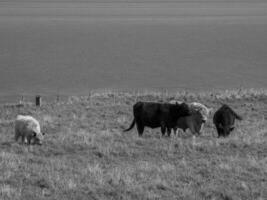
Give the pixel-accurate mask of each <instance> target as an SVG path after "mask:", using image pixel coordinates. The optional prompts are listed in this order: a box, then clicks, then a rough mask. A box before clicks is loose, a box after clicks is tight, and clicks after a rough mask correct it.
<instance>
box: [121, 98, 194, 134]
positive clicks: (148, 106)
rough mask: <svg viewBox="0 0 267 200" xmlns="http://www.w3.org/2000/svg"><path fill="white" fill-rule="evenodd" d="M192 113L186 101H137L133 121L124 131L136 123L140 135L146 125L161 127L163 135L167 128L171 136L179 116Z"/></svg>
mask: <svg viewBox="0 0 267 200" xmlns="http://www.w3.org/2000/svg"><path fill="white" fill-rule="evenodd" d="M190 114H191V112H190V109H189V107H188V105H187V104H185V103H182V104H170V103H155V102H137V103H136V104H135V105H134V106H133V115H134V119H133V122H132V124H131V125H130V127H129V128H128V129H125V130H124V132H125V131H129V130H131V129H132V128H133V127H134V125H135V124H136V127H137V131H138V134H139V136H141V135H142V134H143V132H144V128H145V127H146V126H147V127H150V128H158V127H161V133H162V135H165V131H166V129H167V133H168V136H170V134H171V129H172V128H174V127H175V126H176V123H177V120H178V118H180V117H183V116H188V115H190Z"/></svg>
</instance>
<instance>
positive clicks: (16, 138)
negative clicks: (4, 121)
mask: <svg viewBox="0 0 267 200" xmlns="http://www.w3.org/2000/svg"><path fill="white" fill-rule="evenodd" d="M19 137H20V132H19V131H18V130H16V131H15V141H16V142H17V141H18V139H19Z"/></svg>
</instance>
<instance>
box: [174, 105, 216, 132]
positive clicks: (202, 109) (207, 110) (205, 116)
mask: <svg viewBox="0 0 267 200" xmlns="http://www.w3.org/2000/svg"><path fill="white" fill-rule="evenodd" d="M169 103H172V104H175V103H179V104H181V103H183V102H182V101H176V100H171V101H170V102H169ZM188 106H189V107H190V108H191V109H192V110H195V111H199V112H200V113H201V115H202V117H203V122H204V123H205V122H206V121H207V120H208V117H209V115H210V113H211V111H212V108H208V107H207V106H205V105H203V104H202V103H199V102H191V103H188ZM204 123H203V124H202V125H201V128H200V132H201V131H202V129H203V126H204Z"/></svg>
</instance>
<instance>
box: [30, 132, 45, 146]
mask: <svg viewBox="0 0 267 200" xmlns="http://www.w3.org/2000/svg"><path fill="white" fill-rule="evenodd" d="M44 135H45V133H44V132H43V133H36V132H33V135H32V138H33V144H38V145H42V142H43V139H44Z"/></svg>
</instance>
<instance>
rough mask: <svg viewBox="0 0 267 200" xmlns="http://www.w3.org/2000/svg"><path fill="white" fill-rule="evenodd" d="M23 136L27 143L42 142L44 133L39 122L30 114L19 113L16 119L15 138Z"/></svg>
mask: <svg viewBox="0 0 267 200" xmlns="http://www.w3.org/2000/svg"><path fill="white" fill-rule="evenodd" d="M20 137H21V140H22V142H23V143H26V144H31V141H32V144H39V145H41V144H42V140H43V138H44V133H42V132H41V128H40V124H39V122H38V121H37V120H36V119H35V118H33V117H32V116H29V115H18V116H17V118H16V121H15V140H16V141H18V139H19V138H20Z"/></svg>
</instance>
